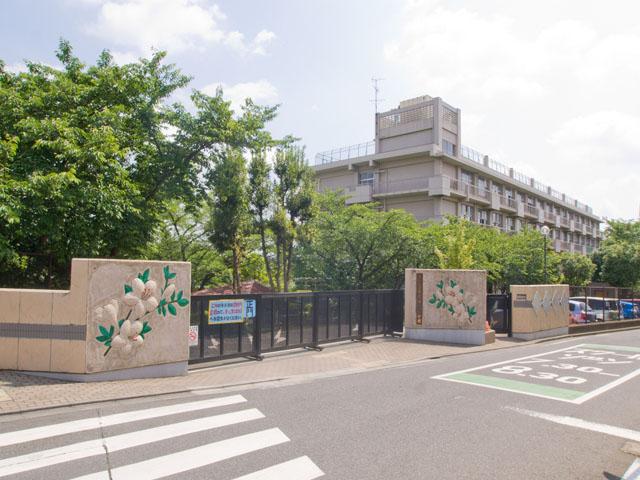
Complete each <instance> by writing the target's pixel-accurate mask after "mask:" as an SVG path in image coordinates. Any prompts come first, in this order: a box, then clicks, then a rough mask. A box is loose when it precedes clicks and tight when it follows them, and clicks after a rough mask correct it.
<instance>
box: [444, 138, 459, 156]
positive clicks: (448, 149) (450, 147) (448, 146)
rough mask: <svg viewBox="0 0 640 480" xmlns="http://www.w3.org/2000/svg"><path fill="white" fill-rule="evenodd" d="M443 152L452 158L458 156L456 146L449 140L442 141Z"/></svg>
mask: <svg viewBox="0 0 640 480" xmlns="http://www.w3.org/2000/svg"><path fill="white" fill-rule="evenodd" d="M442 150H443V151H444V153H446V154H447V155H450V156H452V157H455V156H456V146H455V145H454V144H453V143H451V142H449V141H447V140H442Z"/></svg>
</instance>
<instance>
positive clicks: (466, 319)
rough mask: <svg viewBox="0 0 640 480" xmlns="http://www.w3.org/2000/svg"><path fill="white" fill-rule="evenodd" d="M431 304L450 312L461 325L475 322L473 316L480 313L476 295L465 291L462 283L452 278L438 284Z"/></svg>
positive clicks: (430, 300)
mask: <svg viewBox="0 0 640 480" xmlns="http://www.w3.org/2000/svg"><path fill="white" fill-rule="evenodd" d="M429 304H431V305H433V306H435V307H436V308H437V309H443V310H445V311H446V312H448V313H449V314H450V315H451V316H452V317H453V318H454V319H455V320H456V321H457V322H458V325H460V326H462V325H465V324H471V323H473V317H474V316H475V315H476V314H477V313H478V311H477V298H476V296H475V295H473V294H472V293H468V292H465V290H464V289H463V288H462V285H460V284H459V283H458V282H456V281H455V280H450V279H446V280H440V281H439V282H438V283H437V284H436V291H435V292H434V293H433V294H432V295H431V298H430V299H429Z"/></svg>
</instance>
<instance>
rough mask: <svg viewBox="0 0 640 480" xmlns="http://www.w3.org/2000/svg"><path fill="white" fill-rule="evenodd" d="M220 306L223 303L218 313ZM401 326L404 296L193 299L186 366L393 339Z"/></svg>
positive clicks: (368, 293) (353, 293)
mask: <svg viewBox="0 0 640 480" xmlns="http://www.w3.org/2000/svg"><path fill="white" fill-rule="evenodd" d="M222 301H225V302H227V303H225V304H224V305H222V307H220V305H221V302H222ZM212 302H213V303H212ZM210 308H213V309H215V310H214V312H213V315H211V313H212V312H210V311H209V310H210ZM225 308H226V310H224V309H225ZM240 310H242V312H240ZM226 321H228V322H230V323H223V322H226ZM231 322H233V323H231ZM403 322H404V291H403V290H356V291H334V292H309V293H268V294H255V295H203V296H193V297H191V329H190V332H189V333H190V339H189V345H190V347H189V348H190V361H191V362H198V361H209V360H216V359H223V358H230V357H237V356H246V357H255V358H260V356H261V355H262V354H263V353H267V352H273V351H277V350H284V349H290V348H319V345H321V344H322V343H328V342H336V341H341V340H362V339H364V337H366V336H369V335H379V334H384V335H392V334H394V332H402V327H403Z"/></svg>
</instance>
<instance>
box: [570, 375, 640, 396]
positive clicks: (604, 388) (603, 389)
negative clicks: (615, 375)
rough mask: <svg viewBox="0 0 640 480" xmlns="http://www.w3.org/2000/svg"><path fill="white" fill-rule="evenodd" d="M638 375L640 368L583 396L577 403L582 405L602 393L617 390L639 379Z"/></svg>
mask: <svg viewBox="0 0 640 480" xmlns="http://www.w3.org/2000/svg"><path fill="white" fill-rule="evenodd" d="M638 375H640V368H639V369H637V370H636V371H635V372H631V373H629V374H627V375H625V376H624V377H620V378H619V379H617V380H614V381H613V382H611V383H607V384H606V385H603V386H602V387H600V388H596V389H595V390H593V391H592V392H589V393H587V394H586V395H583V396H582V397H580V398H579V399H578V400H576V403H577V404H580V403H583V402H586V401H587V400H591V399H592V398H594V397H597V396H598V395H600V394H601V393H604V392H606V391H608V390H611V389H612V388H615V387H617V386H618V385H620V384H622V383H624V382H626V381H627V380H631V379H632V378H634V377H637V376H638Z"/></svg>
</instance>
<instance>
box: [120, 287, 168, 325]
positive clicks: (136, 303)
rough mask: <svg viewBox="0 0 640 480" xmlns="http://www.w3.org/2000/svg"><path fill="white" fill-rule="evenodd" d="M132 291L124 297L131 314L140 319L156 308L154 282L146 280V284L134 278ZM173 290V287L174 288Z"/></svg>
mask: <svg viewBox="0 0 640 480" xmlns="http://www.w3.org/2000/svg"><path fill="white" fill-rule="evenodd" d="M131 288H132V291H130V292H129V293H127V294H126V295H125V296H124V299H123V301H124V303H125V304H126V305H128V306H129V307H132V308H133V314H134V316H136V317H140V316H142V315H144V314H145V313H147V312H151V311H153V310H154V309H156V308H157V307H158V300H157V299H156V297H155V293H156V288H157V285H156V282H154V281H153V280H148V281H147V282H146V283H145V282H143V281H142V280H140V279H139V278H135V279H134V280H133V282H131ZM174 288H175V287H174Z"/></svg>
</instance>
